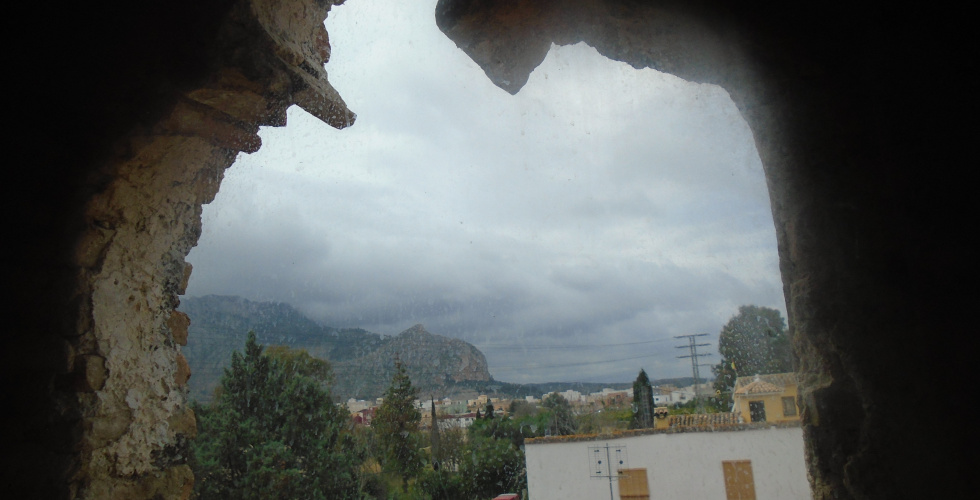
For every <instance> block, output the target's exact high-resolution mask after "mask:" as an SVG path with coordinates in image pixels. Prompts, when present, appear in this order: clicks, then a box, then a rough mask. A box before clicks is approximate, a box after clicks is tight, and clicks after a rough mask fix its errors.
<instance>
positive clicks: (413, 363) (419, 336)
mask: <svg viewBox="0 0 980 500" xmlns="http://www.w3.org/2000/svg"><path fill="white" fill-rule="evenodd" d="M179 309H180V310H181V311H182V312H184V313H186V314H187V315H188V316H189V317H190V318H191V325H190V328H189V335H188V342H187V346H185V347H184V348H183V353H184V355H185V357H186V358H187V360H188V362H189V364H190V366H191V369H192V372H193V374H192V376H191V379H190V381H189V383H188V385H189V387H190V393H191V397H192V398H193V399H196V400H198V401H209V400H210V396H211V393H212V392H213V390H214V388H215V387H217V385H218V384H219V382H220V378H221V374H222V373H223V368H224V367H225V366H227V365H228V364H229V363H230V360H231V353H232V352H234V351H240V350H241V349H242V348H243V346H244V343H245V337H246V335H247V333H248V332H249V331H250V330H251V331H255V333H256V339H257V340H258V342H259V343H260V344H263V345H286V346H289V347H291V348H294V349H305V350H306V351H307V352H308V353H309V354H310V355H312V356H315V357H318V358H321V359H325V360H327V361H329V362H330V364H331V365H332V367H333V372H334V383H333V386H332V387H331V392H332V394H333V396H334V399H335V400H338V401H342V400H345V399H347V398H349V397H355V398H360V399H367V398H374V397H377V396H380V395H381V394H383V392H384V389H385V388H387V385H388V383H389V381H390V379H391V376H392V374H393V373H394V361H393V360H394V358H395V357H396V356H397V357H398V358H399V359H401V362H402V363H403V364H404V365H405V367H406V369H407V370H408V372H409V376H410V377H411V379H412V383H413V384H414V385H415V386H416V387H417V388H419V390H420V394H421V393H423V392H424V393H427V394H451V393H453V392H455V391H454V387H453V385H455V384H456V383H459V382H464V381H476V382H480V381H490V380H492V377H491V376H490V373H489V370H488V368H487V362H486V357H485V356H484V355H483V353H482V352H480V350H479V349H477V348H476V347H475V346H473V345H472V344H469V343H468V342H465V341H463V340H460V339H453V338H448V337H444V336H441V335H436V334H433V333H430V332H428V331H426V330H425V327H424V326H422V325H415V326H413V327H411V328H409V329H407V330H405V331H404V332H401V333H400V334H398V335H396V336H382V335H380V334H377V333H372V332H369V331H367V330H364V329H361V328H333V327H328V326H323V325H320V324H319V323H317V322H315V321H313V320H311V319H309V318H308V317H306V316H304V315H303V314H302V313H300V312H299V311H297V310H296V309H295V308H293V307H292V306H291V305H289V304H287V303H284V302H256V301H250V300H248V299H244V298H242V297H237V296H222V295H207V296H203V297H185V298H184V299H183V300H182V301H181V306H180V308H179ZM464 385H465V384H464Z"/></svg>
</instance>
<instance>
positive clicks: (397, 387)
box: [371, 357, 422, 490]
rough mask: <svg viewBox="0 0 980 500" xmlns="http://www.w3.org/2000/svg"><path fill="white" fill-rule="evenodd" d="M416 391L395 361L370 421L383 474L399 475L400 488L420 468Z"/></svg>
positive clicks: (404, 371) (403, 369)
mask: <svg viewBox="0 0 980 500" xmlns="http://www.w3.org/2000/svg"><path fill="white" fill-rule="evenodd" d="M417 396H418V390H417V389H416V388H415V387H413V386H412V380H411V379H410V378H409V377H408V372H407V371H406V370H405V367H404V366H403V365H402V363H401V361H400V360H399V359H398V358H397V357H396V358H395V374H394V376H393V377H392V379H391V385H390V386H388V390H386V391H385V395H384V401H382V403H381V406H380V407H379V408H378V411H377V413H376V414H375V416H374V420H373V421H372V422H371V427H373V428H374V430H375V432H376V433H377V437H378V442H379V443H380V445H381V463H382V466H383V467H384V469H385V471H387V472H390V473H393V474H397V475H398V476H401V479H402V488H403V489H405V490H407V489H408V482H409V481H410V480H411V479H412V478H414V477H415V476H417V475H418V473H419V471H420V470H421V469H422V450H421V448H422V442H421V439H420V435H419V422H420V421H421V420H422V415H421V413H419V411H418V410H417V409H416V408H415V398H416V397H417Z"/></svg>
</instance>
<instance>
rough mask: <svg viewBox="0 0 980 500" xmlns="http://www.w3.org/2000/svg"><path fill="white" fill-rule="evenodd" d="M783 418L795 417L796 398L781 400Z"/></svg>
mask: <svg viewBox="0 0 980 500" xmlns="http://www.w3.org/2000/svg"><path fill="white" fill-rule="evenodd" d="M783 416H785V417H795V416H796V398H794V397H786V398H783Z"/></svg>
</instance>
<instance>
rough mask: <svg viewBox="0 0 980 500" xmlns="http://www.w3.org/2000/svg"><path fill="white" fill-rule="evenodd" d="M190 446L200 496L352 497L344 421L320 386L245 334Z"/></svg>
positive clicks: (352, 462) (352, 466) (352, 465)
mask: <svg viewBox="0 0 980 500" xmlns="http://www.w3.org/2000/svg"><path fill="white" fill-rule="evenodd" d="M216 393H217V394H218V395H217V397H216V399H215V401H214V403H213V404H212V406H211V407H210V408H207V409H201V410H203V411H201V412H200V413H199V415H198V416H199V418H198V429H199V431H198V437H197V439H196V440H195V442H194V443H193V449H194V460H193V465H194V467H195V476H196V479H197V480H196V482H195V490H196V491H197V493H198V494H199V495H200V498H204V499H210V498H216V499H232V498H236V499H238V498H241V499H253V498H254V499H258V498H299V497H302V498H313V499H328V498H349V497H352V496H357V495H359V492H358V478H357V467H358V465H359V463H358V461H357V460H356V458H354V457H352V456H351V455H349V454H348V453H347V452H346V451H345V448H346V447H345V446H344V443H343V439H342V431H344V430H345V427H346V425H347V422H348V419H347V417H346V415H345V414H344V413H343V412H342V411H340V409H338V408H337V406H336V405H334V404H333V403H332V402H331V401H330V395H329V394H328V393H327V392H326V390H324V388H323V387H322V385H321V381H320V380H317V379H314V378H313V377H310V376H308V375H303V374H300V373H297V372H295V371H291V370H287V369H285V368H284V365H283V364H282V363H280V362H279V361H277V360H275V359H272V358H270V357H268V356H265V355H264V354H263V348H262V346H261V345H259V344H258V343H257V342H256V340H255V333H254V332H249V334H248V339H247V340H246V342H245V352H244V354H241V353H238V352H235V353H234V354H232V360H231V367H230V368H226V369H225V373H224V375H223V376H222V379H221V386H220V388H219V390H218V391H216Z"/></svg>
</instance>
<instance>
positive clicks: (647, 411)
mask: <svg viewBox="0 0 980 500" xmlns="http://www.w3.org/2000/svg"><path fill="white" fill-rule="evenodd" d="M654 408H656V406H654V403H653V386H652V385H650V377H647V372H646V371H645V370H642V369H641V370H640V374H639V375H637V376H636V380H635V381H633V418H632V419H630V425H629V428H630V429H647V428H650V427H653V419H654V415H653V410H654Z"/></svg>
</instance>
